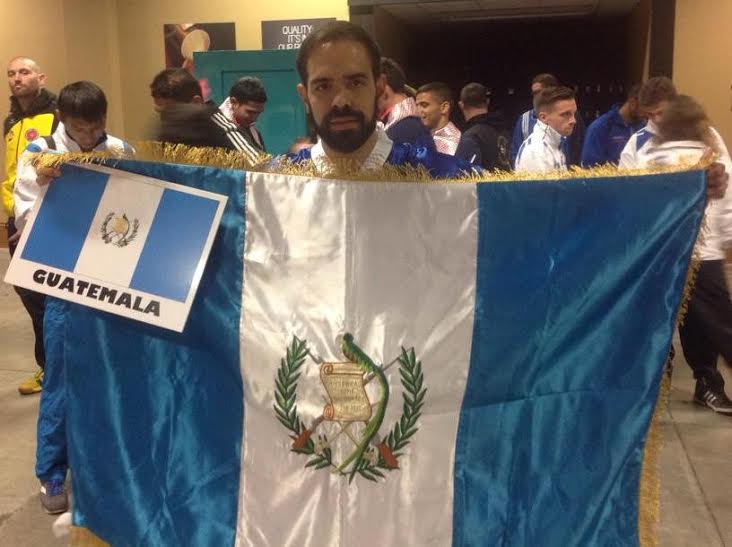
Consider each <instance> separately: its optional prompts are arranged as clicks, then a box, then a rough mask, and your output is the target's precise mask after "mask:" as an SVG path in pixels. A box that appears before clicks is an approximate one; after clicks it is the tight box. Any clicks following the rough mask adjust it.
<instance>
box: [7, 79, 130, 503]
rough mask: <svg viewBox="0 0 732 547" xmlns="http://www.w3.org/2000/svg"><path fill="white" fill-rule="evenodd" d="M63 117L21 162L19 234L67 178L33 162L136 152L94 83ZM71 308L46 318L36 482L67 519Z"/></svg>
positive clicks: (69, 99)
mask: <svg viewBox="0 0 732 547" xmlns="http://www.w3.org/2000/svg"><path fill="white" fill-rule="evenodd" d="M58 117H59V120H60V123H59V124H58V127H57V128H56V130H55V131H54V133H53V135H51V136H50V137H41V138H38V139H36V140H34V141H33V142H31V143H30V144H29V145H28V146H27V147H26V149H25V151H24V152H23V154H22V156H21V157H20V160H19V161H18V177H17V180H16V183H15V189H14V196H13V197H14V201H15V209H14V212H15V221H16V225H17V227H18V231H19V232H21V231H22V230H23V229H24V227H25V224H26V222H27V220H28V215H29V214H30V212H31V210H32V209H33V207H34V206H35V202H36V200H37V199H38V195H39V194H40V191H41V187H42V186H44V185H46V184H48V183H49V182H50V181H51V180H52V179H53V178H55V177H57V176H59V175H60V174H61V173H60V172H59V171H58V170H57V169H53V168H38V169H36V168H35V167H34V166H33V162H32V159H33V157H34V156H35V155H36V154H38V153H41V152H47V151H49V150H52V151H56V152H92V151H95V152H96V151H109V152H112V153H114V154H115V155H118V156H120V157H122V156H127V155H130V154H131V153H132V152H133V151H132V148H130V147H129V145H127V144H126V143H125V142H124V141H122V140H121V139H118V138H116V137H113V136H111V135H108V134H107V132H106V123H107V98H106V97H105V95H104V92H103V91H102V89H101V88H100V87H99V86H97V85H96V84H94V83H92V82H85V81H82V82H75V83H73V84H69V85H67V86H65V87H64V88H63V89H62V90H61V91H60V92H59V95H58ZM73 206H74V204H73V203H69V204H68V207H69V208H71V209H73ZM69 305H70V304H69V303H68V302H66V301H64V300H59V299H57V298H51V297H48V298H47V299H46V310H45V314H44V343H45V352H46V367H45V374H44V381H43V391H42V393H41V404H40V407H39V409H38V437H37V438H38V443H37V447H36V477H38V480H39V481H40V483H41V492H40V499H41V506H42V507H43V509H44V511H46V512H47V513H50V514H56V513H63V512H64V511H66V510H67V509H68V496H67V494H66V487H65V481H66V472H67V469H68V465H69V464H68V457H67V448H66V447H67V444H66V443H67V438H66V371H65V362H64V340H65V328H66V316H67V311H68V309H69Z"/></svg>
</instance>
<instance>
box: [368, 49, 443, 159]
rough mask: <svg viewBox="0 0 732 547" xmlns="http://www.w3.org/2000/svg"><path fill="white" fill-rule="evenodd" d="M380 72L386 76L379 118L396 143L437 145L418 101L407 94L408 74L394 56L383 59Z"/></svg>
mask: <svg viewBox="0 0 732 547" xmlns="http://www.w3.org/2000/svg"><path fill="white" fill-rule="evenodd" d="M381 73H382V74H383V75H384V77H385V78H386V85H385V86H384V92H383V93H382V94H381V95H380V96H379V119H381V121H382V123H383V124H384V130H385V131H386V134H387V135H388V136H389V138H390V139H391V140H393V141H394V142H408V143H411V144H414V145H416V146H427V147H430V148H433V147H434V141H433V140H432V135H430V132H429V131H428V130H427V128H426V127H425V126H424V125H423V124H422V121H421V120H420V116H419V111H418V110H417V103H416V102H414V99H413V98H412V97H410V96H409V95H408V94H407V89H406V84H407V77H406V75H405V74H404V71H403V70H402V67H401V66H399V63H397V62H396V61H395V60H394V59H389V58H388V57H382V58H381Z"/></svg>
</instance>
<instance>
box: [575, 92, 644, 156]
mask: <svg viewBox="0 0 732 547" xmlns="http://www.w3.org/2000/svg"><path fill="white" fill-rule="evenodd" d="M620 106H621V105H620V104H616V105H614V106H613V107H612V108H611V109H610V110H609V111H608V112H606V113H605V114H603V115H602V116H600V117H599V118H597V119H596V120H595V121H594V122H592V123H591V124H590V126H589V127H588V128H587V133H586V134H585V142H584V144H583V146H582V166H583V167H592V166H594V165H602V164H605V163H614V164H615V165H617V164H618V162H619V161H620V153H621V152H622V151H623V148H624V147H625V145H626V144H627V142H628V141H629V140H630V138H631V137H632V136H633V133H635V132H636V131H639V130H640V129H641V128H642V127H643V123H642V122H635V123H630V124H628V123H625V120H624V119H623V117H622V116H621V115H620Z"/></svg>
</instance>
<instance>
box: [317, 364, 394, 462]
mask: <svg viewBox="0 0 732 547" xmlns="http://www.w3.org/2000/svg"><path fill="white" fill-rule="evenodd" d="M308 355H310V358H311V359H312V360H313V361H315V362H316V363H317V364H318V365H321V364H322V363H323V358H322V357H318V356H316V355H313V353H312V352H311V351H310V350H308ZM398 362H399V357H395V358H394V359H392V361H391V362H390V363H389V364H388V365H386V366H384V365H382V366H381V367H379V368H380V369H381V370H382V371H383V372H386V371H387V370H389V369H390V368H391V367H393V366H394V365H395V364H397V363H398ZM375 377H376V375H375V374H374V373H370V374H369V375H368V376H366V378H365V380H364V382H363V385H364V387H365V386H367V385H368V384H369V383H370V382H371V381H372V380H373V379H374V378H375ZM323 401H324V402H325V403H326V404H328V402H329V401H328V399H326V398H325V397H323ZM376 405H378V403H373V404H372V405H371V408H372V409H373V408H374V407H375V406H376ZM324 419H325V418H323V416H318V417H317V418H315V420H313V423H312V425H311V426H310V431H315V429H316V428H317V427H318V426H319V425H320V424H321V422H322V421H323V420H324ZM354 423H356V422H345V425H343V424H344V422H338V425H339V427H340V430H339V431H338V433H336V434H335V435H333V438H331V439H330V440H329V441H328V442H327V443H326V444H325V447H326V448H329V447H330V446H331V445H332V443H333V442H334V441H335V440H336V439H337V438H338V437H340V436H341V435H343V434H344V433H345V434H346V436H347V437H348V438H349V439H351V442H353V444H354V445H356V446H358V443H359V439H357V438H356V437H355V436H354V434H353V433H352V432H351V430H350V428H351V426H352V425H353V424H354ZM367 423H368V422H364V424H367ZM378 435H379V434H378V432H377V433H376V434H375V435H374V438H373V439H372V442H373V441H374V440H375V441H376V444H379V442H380V441H381V439H380V438H379V437H378Z"/></svg>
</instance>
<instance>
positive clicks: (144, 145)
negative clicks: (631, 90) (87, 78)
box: [32, 141, 709, 183]
mask: <svg viewBox="0 0 732 547" xmlns="http://www.w3.org/2000/svg"><path fill="white" fill-rule="evenodd" d="M133 146H134V150H135V153H134V155H132V156H124V155H121V154H118V153H114V152H111V151H104V152H63V153H50V152H46V153H39V154H36V155H35V157H34V158H33V160H32V161H33V164H34V165H35V166H36V167H37V168H38V167H60V166H61V165H63V164H65V163H81V164H84V163H107V164H108V165H111V166H114V161H115V160H121V159H130V160H136V161H150V162H159V163H174V164H180V165H195V166H205V167H217V168H221V169H240V170H244V171H251V172H257V173H277V174H282V175H292V176H305V177H318V178H325V179H341V180H355V181H370V182H440V183H445V182H458V183H476V182H518V181H521V182H525V181H546V182H552V181H560V180H572V179H597V178H615V177H628V176H638V175H654V174H660V173H675V172H679V171H686V170H689V169H700V168H704V167H706V165H707V164H708V163H709V162H706V163H704V164H701V163H698V164H691V163H685V164H680V165H676V166H667V167H661V166H654V167H650V168H645V169H627V170H618V168H617V167H615V166H614V165H600V166H597V167H592V168H589V169H584V168H579V167H571V168H570V169H568V170H566V171H553V172H550V173H527V172H520V171H517V172H508V171H483V172H482V173H480V174H478V173H473V174H466V175H464V176H462V177H458V178H452V179H437V180H435V179H434V178H433V177H432V176H431V175H430V174H429V172H428V171H427V169H425V168H424V167H423V166H417V167H413V166H409V165H384V166H383V167H382V168H380V169H378V170H370V171H362V170H361V169H360V168H359V167H358V166H357V165H356V164H354V163H353V162H349V161H339V162H334V164H333V165H332V166H331V168H330V169H329V170H328V172H325V173H323V172H319V171H318V170H317V168H316V167H315V165H314V164H313V162H311V161H305V162H300V163H295V162H293V161H291V160H289V159H287V158H286V157H284V156H280V157H276V158H273V157H272V156H269V155H266V154H262V155H261V156H260V157H259V158H258V159H257V161H256V162H252V161H251V160H250V159H249V157H248V156H247V155H246V154H244V153H243V152H240V151H237V150H227V149H224V148H208V147H194V146H187V145H184V144H173V143H164V142H157V141H140V142H136V143H134V145H133Z"/></svg>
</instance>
